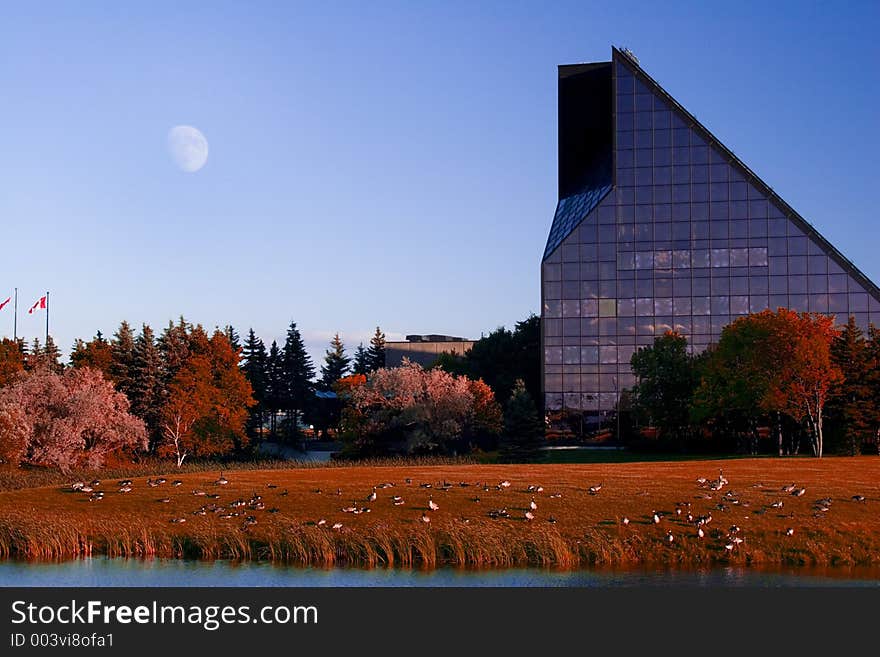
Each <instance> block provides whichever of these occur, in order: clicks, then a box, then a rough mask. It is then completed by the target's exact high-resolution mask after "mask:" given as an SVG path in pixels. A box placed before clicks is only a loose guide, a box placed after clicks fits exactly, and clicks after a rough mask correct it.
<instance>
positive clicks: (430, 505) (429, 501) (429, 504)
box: [428, 497, 440, 511]
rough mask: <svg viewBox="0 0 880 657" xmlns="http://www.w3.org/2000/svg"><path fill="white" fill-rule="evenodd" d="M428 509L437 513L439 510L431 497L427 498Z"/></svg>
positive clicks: (438, 506)
mask: <svg viewBox="0 0 880 657" xmlns="http://www.w3.org/2000/svg"><path fill="white" fill-rule="evenodd" d="M428 508H429V509H431V511H438V510H439V509H440V505H439V504H437V503H436V502H435V501H434V499H433V498H432V497H429V498H428Z"/></svg>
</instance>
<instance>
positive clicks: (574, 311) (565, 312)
mask: <svg viewBox="0 0 880 657" xmlns="http://www.w3.org/2000/svg"><path fill="white" fill-rule="evenodd" d="M580 314H581V304H580V301H578V300H577V299H566V300H565V301H563V302H562V316H563V317H580Z"/></svg>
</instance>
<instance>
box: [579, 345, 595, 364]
mask: <svg viewBox="0 0 880 657" xmlns="http://www.w3.org/2000/svg"><path fill="white" fill-rule="evenodd" d="M598 362H599V347H581V363H594V364H595V363H598Z"/></svg>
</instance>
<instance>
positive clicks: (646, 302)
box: [636, 299, 654, 317]
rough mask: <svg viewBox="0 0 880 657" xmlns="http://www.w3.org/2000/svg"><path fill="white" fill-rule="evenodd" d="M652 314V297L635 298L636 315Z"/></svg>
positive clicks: (645, 315)
mask: <svg viewBox="0 0 880 657" xmlns="http://www.w3.org/2000/svg"><path fill="white" fill-rule="evenodd" d="M653 314H654V300H653V299H636V315H638V316H639V317H647V316H649V315H653Z"/></svg>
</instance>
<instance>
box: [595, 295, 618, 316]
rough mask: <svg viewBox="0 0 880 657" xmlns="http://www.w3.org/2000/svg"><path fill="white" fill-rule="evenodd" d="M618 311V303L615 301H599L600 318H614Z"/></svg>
mask: <svg viewBox="0 0 880 657" xmlns="http://www.w3.org/2000/svg"><path fill="white" fill-rule="evenodd" d="M616 311H617V301H615V300H614V299H600V300H599V317H614V316H615V314H616Z"/></svg>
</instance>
